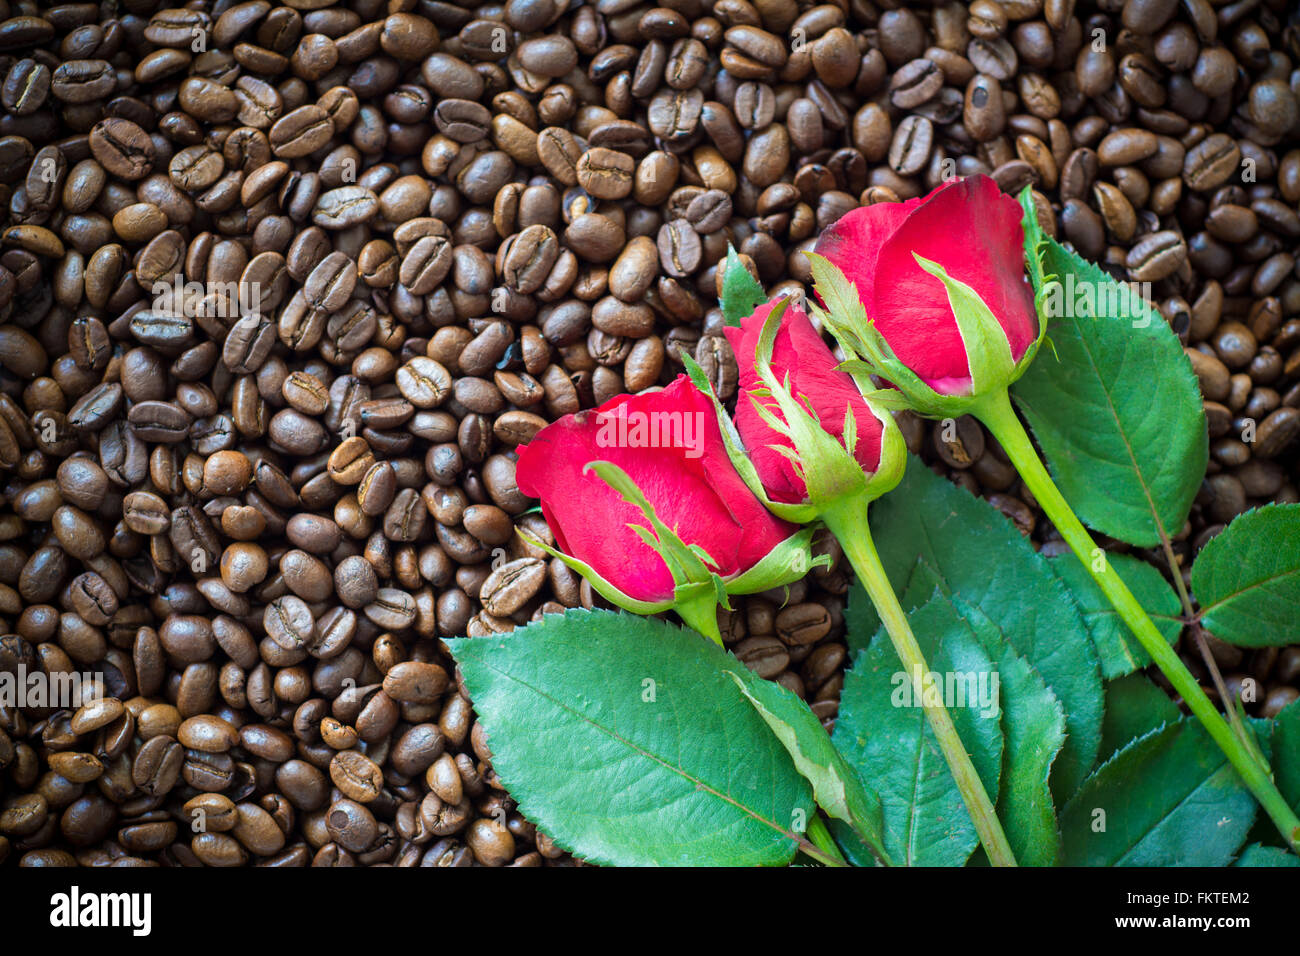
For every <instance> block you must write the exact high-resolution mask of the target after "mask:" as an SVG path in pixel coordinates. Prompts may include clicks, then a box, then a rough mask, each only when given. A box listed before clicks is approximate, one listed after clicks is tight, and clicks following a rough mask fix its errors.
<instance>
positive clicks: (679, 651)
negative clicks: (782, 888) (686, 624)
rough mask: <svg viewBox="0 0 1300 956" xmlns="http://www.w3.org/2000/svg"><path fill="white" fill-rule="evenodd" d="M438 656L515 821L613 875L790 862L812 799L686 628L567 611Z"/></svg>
mask: <svg viewBox="0 0 1300 956" xmlns="http://www.w3.org/2000/svg"><path fill="white" fill-rule="evenodd" d="M447 644H448V645H449V646H450V647H451V652H452V654H453V655H454V656H455V658H456V660H457V662H458V663H459V664H460V666H461V668H462V670H463V672H464V675H465V683H466V686H467V687H468V689H469V692H470V694H471V695H472V697H473V699H474V709H475V710H476V711H477V713H478V715H479V718H480V719H481V720H482V721H483V726H484V727H485V729H486V730H487V733H488V737H489V741H490V746H491V748H492V765H493V767H494V768H495V769H496V772H497V774H498V775H499V776H500V778H501V780H502V782H503V783H504V784H505V785H506V787H507V788H509V790H510V794H511V796H513V797H514V798H515V799H516V800H517V801H518V802H519V808H520V812H522V813H523V814H524V815H525V816H527V817H528V818H529V819H530V820H532V821H533V822H535V823H536V824H537V825H538V827H540V828H541V829H542V830H543V831H545V832H546V833H547V834H549V835H550V836H551V837H552V838H553V839H554V840H555V842H556V843H557V844H558V845H559V846H561V847H564V848H565V849H567V850H570V851H571V852H573V853H575V854H576V855H578V856H579V857H582V858H583V859H586V860H589V861H591V862H594V863H602V864H612V865H653V864H658V865H666V866H684V865H702V866H753V865H773V864H784V863H788V862H789V861H790V859H791V858H792V857H793V856H794V852H795V845H796V844H795V839H794V836H795V831H797V830H798V829H800V825H801V823H803V822H806V821H807V819H808V817H809V814H810V813H812V812H813V806H812V793H811V790H810V789H809V786H808V783H807V781H805V780H804V778H803V777H801V776H800V775H799V772H798V771H797V770H796V769H795V767H794V764H793V763H792V762H791V761H790V757H789V756H788V755H787V753H786V752H785V749H784V748H783V747H782V746H781V744H780V742H779V741H778V740H777V739H776V737H774V736H773V735H772V732H771V731H770V730H768V728H767V725H766V724H765V723H764V722H763V720H762V719H761V718H760V717H759V716H758V714H757V713H756V712H755V711H754V709H753V708H752V707H751V706H750V705H749V703H748V702H747V701H746V700H745V699H744V697H742V696H741V695H739V694H737V693H736V689H735V687H734V685H733V684H732V681H731V678H729V677H728V676H727V672H728V671H731V672H736V673H741V672H743V670H744V668H743V665H741V664H740V663H739V662H738V661H736V659H735V658H733V657H731V656H730V655H728V654H725V653H724V652H723V651H721V650H719V649H718V648H716V647H715V646H713V645H712V644H710V643H709V642H708V641H705V640H703V639H702V638H700V637H699V636H698V635H696V634H694V633H693V632H691V631H686V630H683V629H681V628H678V627H675V626H673V625H670V624H667V623H665V622H663V621H659V620H655V619H651V618H642V617H636V616H633V615H630V614H619V613H613V612H606V611H582V610H571V611H568V612H567V613H565V614H564V615H563V616H560V615H547V616H546V617H544V618H543V619H542V620H541V621H539V622H536V623H533V624H530V625H528V626H527V627H525V628H521V629H518V630H516V631H514V632H512V633H510V634H509V635H503V636H500V637H481V638H472V639H469V638H461V639H456V640H449V641H447Z"/></svg>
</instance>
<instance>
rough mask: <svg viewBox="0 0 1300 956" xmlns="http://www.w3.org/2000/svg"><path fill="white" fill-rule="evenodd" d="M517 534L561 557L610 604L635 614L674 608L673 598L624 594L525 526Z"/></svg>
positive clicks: (587, 565)
mask: <svg viewBox="0 0 1300 956" xmlns="http://www.w3.org/2000/svg"><path fill="white" fill-rule="evenodd" d="M515 534H517V535H519V537H520V538H522V539H523V540H524V541H525V542H526V543H527V544H531V545H532V546H533V547H535V548H541V549H542V550H543V551H545V552H546V553H547V554H549V555H550V556H551V557H553V558H559V559H560V560H561V561H562V562H564V564H565V566H566V567H568V568H569V569H570V570H571V571H573V572H574V573H575V574H578V575H581V576H582V577H583V578H585V579H586V580H587V582H588V583H589V584H590V585H591V586H592V588H594V589H595V591H596V593H597V594H599V595H600V596H601V597H603V598H604V599H605V600H606V601H608V602H609V603H610V604H613V605H615V606H617V607H621V608H623V610H625V611H631V612H632V613H633V614H658V613H660V612H661V611H669V610H672V606H673V602H672V601H671V600H668V601H641V600H638V599H637V598H634V597H632V596H631V595H629V594H624V593H623V592H622V591H620V590H619V589H618V588H616V587H615V586H614V585H612V584H610V583H609V582H608V581H606V580H605V579H604V578H603V577H602V576H601V575H600V573H599V572H598V571H597V570H596V569H595V568H593V567H592V566H591V565H589V564H587V563H586V562H585V561H580V560H578V559H577V558H575V557H573V556H572V555H569V554H565V553H564V552H563V551H561V550H559V549H558V548H553V547H551V546H550V545H549V544H547V543H546V542H545V541H543V540H542V539H541V538H538V537H536V536H535V535H533V534H530V533H529V532H527V531H525V530H524V529H523V528H515Z"/></svg>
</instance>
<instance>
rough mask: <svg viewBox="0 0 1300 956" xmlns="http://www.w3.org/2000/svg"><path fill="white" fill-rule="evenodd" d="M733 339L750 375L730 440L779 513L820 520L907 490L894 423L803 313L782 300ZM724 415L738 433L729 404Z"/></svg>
mask: <svg viewBox="0 0 1300 956" xmlns="http://www.w3.org/2000/svg"><path fill="white" fill-rule="evenodd" d="M723 334H724V335H726V337H727V340H728V341H729V342H730V343H731V347H732V349H733V350H734V351H735V353H736V362H737V365H738V366H739V369H740V393H739V397H738V398H737V400H736V415H735V425H734V431H735V434H734V435H730V436H728V435H726V434H724V439H726V438H728V437H730V438H731V439H732V440H731V441H730V444H729V447H730V450H731V452H732V461H733V462H735V463H736V466H737V468H738V469H739V471H740V473H741V476H742V477H743V478H745V480H746V481H748V482H749V485H750V487H751V488H753V489H754V491H755V493H756V494H758V495H759V497H761V498H762V499H763V501H764V502H765V503H766V504H767V506H768V507H769V508H770V509H772V511H773V512H774V513H776V514H778V515H780V516H781V517H783V518H787V519H789V520H791V521H800V522H807V521H812V520H814V519H816V518H819V517H823V516H825V514H826V512H827V510H828V509H830V508H833V507H836V506H837V505H839V504H840V503H842V502H844V501H847V500H849V499H860V500H861V501H862V502H866V501H870V500H872V499H874V498H877V497H879V496H880V495H882V494H884V493H885V492H886V491H888V490H889V489H891V488H893V487H894V486H895V485H897V484H898V481H899V479H900V478H902V475H903V465H904V461H905V458H906V454H905V445H904V443H903V438H902V435H901V434H900V432H899V431H898V426H897V425H895V424H894V419H893V416H891V415H890V414H889V412H887V411H884V410H883V409H881V410H879V411H878V410H876V409H875V408H873V407H872V406H871V405H870V404H868V402H867V401H866V400H865V399H864V398H863V397H862V392H861V391H860V390H859V389H858V386H857V385H856V384H855V382H854V380H853V378H852V377H851V376H850V375H848V374H846V373H844V372H841V371H839V370H838V368H837V363H836V361H835V356H834V355H832V354H831V350H830V348H828V347H827V345H826V343H825V342H823V341H822V338H821V336H820V335H819V334H818V333H817V330H816V329H815V328H813V325H812V323H811V322H810V321H809V320H808V316H807V314H806V313H805V312H804V311H803V309H802V308H800V307H799V306H798V305H796V304H794V302H793V301H792V300H790V299H788V298H778V299H773V300H772V301H770V302H766V303H764V304H763V305H760V306H758V307H757V308H756V309H755V310H754V312H753V313H752V314H751V315H750V316H748V317H747V318H745V319H743V320H742V321H741V325H740V327H739V328H736V327H729V328H726V329H724V330H723ZM687 368H688V370H689V371H690V372H691V374H692V376H693V377H695V378H696V380H697V382H703V381H704V379H703V373H702V372H700V370H699V367H698V366H696V365H695V364H694V363H692V362H689V361H688V362H687ZM706 385H707V382H705V386H706ZM702 387H704V386H702ZM715 408H716V410H717V411H718V417H719V420H720V421H721V422H722V423H723V426H724V428H727V430H728V431H731V428H732V426H731V425H730V421H729V420H728V419H727V418H726V414H725V412H723V411H722V408H721V405H720V404H718V403H716V402H715Z"/></svg>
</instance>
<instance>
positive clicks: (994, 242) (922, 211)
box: [814, 176, 1038, 395]
mask: <svg viewBox="0 0 1300 956" xmlns="http://www.w3.org/2000/svg"><path fill="white" fill-rule="evenodd" d="M1022 215H1023V210H1022V209H1021V208H1020V204H1019V203H1017V202H1016V201H1015V199H1013V198H1012V197H1010V196H1006V195H1004V194H1003V193H1002V192H1001V190H999V189H998V187H997V184H996V183H994V182H993V180H991V179H989V178H988V177H987V176H971V177H968V178H966V179H959V180H954V181H952V182H950V183H947V184H945V185H943V186H940V187H939V188H938V189H936V190H934V191H933V192H932V193H930V195H928V196H925V197H921V198H918V199H911V200H908V201H907V202H904V203H877V204H875V205H874V206H865V207H863V208H861V209H855V210H853V211H852V212H851V213H849V214H848V215H847V216H845V217H844V218H842V219H840V220H839V222H837V223H835V224H834V225H833V226H831V227H830V228H829V229H827V230H826V231H825V232H823V233H822V235H821V238H819V239H818V240H817V245H816V247H815V250H814V251H816V252H817V253H819V254H821V255H823V256H825V257H826V258H827V259H829V260H830V261H831V262H832V263H833V264H834V265H836V266H838V267H839V269H840V270H841V271H842V272H843V273H844V275H845V276H846V277H847V278H848V280H849V281H850V282H852V283H853V284H854V285H856V286H857V290H858V296H859V297H860V298H861V300H862V305H863V307H864V308H865V309H866V313H867V318H868V319H869V320H871V321H872V322H874V323H875V326H876V328H877V329H879V330H880V333H881V334H882V335H883V336H884V338H885V340H886V341H887V342H888V343H889V345H890V347H891V348H892V349H893V350H894V354H895V355H897V356H898V358H899V360H900V361H901V362H902V363H903V364H904V365H906V366H907V367H908V368H910V369H911V370H912V371H913V372H915V373H916V374H917V375H918V376H919V377H920V378H921V379H922V380H923V381H924V382H925V383H926V384H928V385H929V386H930V387H931V388H933V389H934V390H935V391H936V392H938V393H939V394H941V395H963V394H969V392H970V390H971V374H970V364H969V362H968V360H967V356H966V347H965V344H964V343H963V341H962V337H961V333H960V332H959V331H958V328H957V320H956V317H955V316H954V315H953V311H952V306H951V305H950V304H949V302H948V292H947V290H946V289H945V287H944V284H943V283H942V282H941V281H940V280H939V279H937V278H936V277H935V276H933V275H931V274H930V273H928V272H926V271H925V270H924V269H923V268H921V265H920V264H919V263H918V262H917V261H916V258H915V257H914V256H913V253H917V254H919V255H921V256H923V257H924V258H926V259H929V260H931V261H933V262H936V263H938V264H939V265H940V266H942V267H943V268H944V269H945V270H947V273H948V275H949V276H950V277H951V278H953V279H957V280H959V281H961V282H964V283H966V284H967V285H968V286H970V287H971V288H972V289H974V290H975V292H976V293H977V294H978V295H979V297H980V298H981V299H983V300H984V304H985V305H987V306H988V308H989V310H990V311H991V312H992V313H993V316H994V317H995V318H996V319H997V321H998V323H999V324H1000V325H1001V326H1002V329H1003V331H1004V332H1006V335H1007V340H1008V341H1009V342H1010V344H1011V356H1012V359H1013V361H1015V362H1019V361H1020V359H1021V357H1022V356H1023V355H1024V354H1025V352H1026V350H1027V349H1028V348H1029V346H1030V345H1031V344H1033V342H1034V340H1035V339H1036V338H1037V337H1038V316H1037V313H1036V312H1035V311H1034V296H1033V293H1032V291H1031V290H1030V287H1029V283H1028V282H1027V281H1026V279H1025V270H1024V230H1023V227H1022V226H1021V217H1022Z"/></svg>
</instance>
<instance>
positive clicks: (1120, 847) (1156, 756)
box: [1061, 720, 1255, 866]
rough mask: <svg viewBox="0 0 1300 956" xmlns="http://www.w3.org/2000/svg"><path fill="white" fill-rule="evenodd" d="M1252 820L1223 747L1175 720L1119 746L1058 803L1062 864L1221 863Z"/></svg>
mask: <svg viewBox="0 0 1300 956" xmlns="http://www.w3.org/2000/svg"><path fill="white" fill-rule="evenodd" d="M1254 819H1255V800H1254V798H1253V797H1252V796H1251V795H1250V791H1249V790H1247V789H1246V787H1245V786H1244V785H1243V784H1242V782H1241V778H1240V777H1238V776H1237V772H1236V771H1235V770H1233V769H1232V766H1231V765H1230V764H1229V763H1228V759H1227V758H1226V757H1225V756H1224V755H1223V752H1222V751H1221V750H1219V748H1218V747H1216V746H1215V744H1214V742H1213V741H1212V740H1211V739H1210V737H1209V735H1208V734H1207V733H1206V732H1205V730H1204V729H1203V728H1202V727H1201V726H1200V724H1198V723H1196V722H1194V721H1188V720H1179V721H1178V722H1176V723H1173V724H1169V725H1167V726H1165V727H1162V728H1160V729H1158V730H1153V731H1151V732H1150V733H1149V734H1147V735H1146V736H1144V737H1142V738H1141V739H1139V740H1136V741H1134V742H1133V743H1131V744H1129V745H1128V746H1127V747H1125V748H1124V749H1123V750H1121V751H1120V752H1119V753H1118V754H1116V755H1115V756H1114V757H1113V758H1112V759H1111V760H1110V761H1108V762H1107V763H1105V764H1103V765H1102V766H1101V767H1100V768H1099V769H1098V770H1097V772H1096V773H1094V774H1093V775H1092V776H1091V777H1089V778H1088V780H1087V781H1086V782H1085V783H1084V785H1083V787H1082V788H1081V789H1080V790H1079V792H1078V793H1077V794H1076V795H1075V796H1074V797H1073V798H1072V799H1071V800H1070V802H1069V803H1067V804H1066V805H1065V807H1064V808H1062V810H1061V836H1062V839H1063V846H1064V854H1063V857H1062V862H1063V863H1064V864H1065V865H1067V866H1225V865H1227V863H1228V862H1229V861H1230V860H1231V859H1232V858H1233V856H1234V855H1235V854H1236V852H1237V849H1238V848H1239V847H1240V846H1241V844H1242V843H1243V842H1244V841H1245V839H1246V833H1247V832H1248V831H1249V830H1250V825H1251V822H1252V821H1253V820H1254ZM1101 827H1104V829H1099V828H1101Z"/></svg>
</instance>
